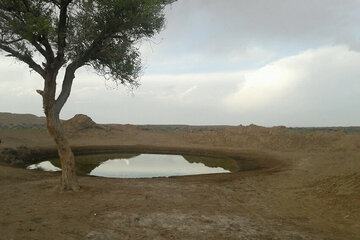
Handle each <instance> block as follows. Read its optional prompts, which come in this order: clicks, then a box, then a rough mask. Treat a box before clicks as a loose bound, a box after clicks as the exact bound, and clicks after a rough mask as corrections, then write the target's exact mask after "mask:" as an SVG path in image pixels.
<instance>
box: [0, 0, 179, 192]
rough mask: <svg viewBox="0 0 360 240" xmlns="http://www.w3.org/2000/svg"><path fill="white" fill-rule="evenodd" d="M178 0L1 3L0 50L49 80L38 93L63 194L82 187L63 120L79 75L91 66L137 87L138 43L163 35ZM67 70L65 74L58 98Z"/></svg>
mask: <svg viewBox="0 0 360 240" xmlns="http://www.w3.org/2000/svg"><path fill="white" fill-rule="evenodd" d="M174 1H176V0H0V50H2V51H3V52H5V53H7V55H6V56H9V57H13V58H15V59H17V60H19V61H21V62H23V63H25V64H27V65H28V66H29V67H30V69H32V70H33V71H35V72H36V73H38V74H39V75H40V76H41V77H42V78H43V79H44V89H43V90H37V92H38V93H39V94H40V95H41V96H42V99H43V108H44V112H45V115H46V120H47V129H48V133H49V135H50V136H51V137H52V138H53V140H54V141H55V143H56V146H57V150H58V154H59V157H60V160H61V166H62V176H61V184H60V186H61V189H62V190H72V191H78V190H79V188H80V187H79V184H78V180H77V176H76V172H75V161H74V155H73V152H72V150H71V148H70V145H69V142H68V140H67V138H66V136H65V134H64V131H63V129H62V126H61V123H60V117H59V115H60V111H61V109H62V108H63V106H64V104H65V103H66V101H67V99H68V97H69V95H70V92H71V87H72V83H73V80H74V78H75V72H76V71H77V70H78V69H79V68H81V67H83V66H90V67H92V68H94V69H95V70H96V72H97V73H99V74H100V75H102V76H104V77H106V78H110V79H112V80H114V81H116V82H117V83H121V84H125V85H134V84H137V83H138V80H137V79H138V77H139V73H140V70H141V60H140V54H139V51H138V48H137V47H136V43H137V42H138V41H139V40H141V39H143V38H150V37H152V36H153V35H154V34H156V33H158V32H160V31H161V30H162V28H163V26H164V8H165V6H166V5H168V4H170V3H172V2H174ZM39 62H41V63H39ZM61 70H63V71H64V72H65V74H64V79H63V82H62V88H61V91H60V94H59V95H58V96H56V83H57V80H58V74H59V71H61Z"/></svg>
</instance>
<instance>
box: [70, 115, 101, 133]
mask: <svg viewBox="0 0 360 240" xmlns="http://www.w3.org/2000/svg"><path fill="white" fill-rule="evenodd" d="M63 127H64V129H65V131H66V133H68V134H69V135H72V134H74V133H78V132H81V131H87V130H92V129H97V130H106V128H105V127H104V126H102V125H100V124H96V123H95V122H94V121H93V120H92V119H91V118H90V117H89V116H86V115H84V114H76V115H75V116H74V117H73V118H71V119H69V120H67V121H64V122H63Z"/></svg>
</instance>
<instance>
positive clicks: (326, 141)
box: [186, 125, 360, 150]
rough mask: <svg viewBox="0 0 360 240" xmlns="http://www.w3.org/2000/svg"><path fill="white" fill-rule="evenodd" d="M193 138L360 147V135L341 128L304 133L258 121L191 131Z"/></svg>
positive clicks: (280, 146)
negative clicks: (216, 129) (346, 132)
mask: <svg viewBox="0 0 360 240" xmlns="http://www.w3.org/2000/svg"><path fill="white" fill-rule="evenodd" d="M186 138H187V139H189V140H190V142H193V143H200V144H211V145H214V146H227V147H241V148H265V149H270V150H296V149H304V150H305V149H306V150H319V149H322V150H358V149H360V136H358V135H347V134H345V133H344V132H343V131H338V132H323V131H318V132H311V133H302V132H298V131H292V130H289V129H287V128H285V127H282V126H280V127H272V128H266V127H260V126H256V125H250V126H237V127H229V128H226V129H224V130H218V131H202V132H196V133H189V134H187V136H186Z"/></svg>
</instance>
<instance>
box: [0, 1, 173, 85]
mask: <svg viewBox="0 0 360 240" xmlns="http://www.w3.org/2000/svg"><path fill="white" fill-rule="evenodd" d="M171 2H174V0H0V20H1V21H0V49H2V50H4V51H6V52H8V53H9V56H13V57H15V58H17V59H19V60H20V61H23V62H25V63H26V64H28V65H29V67H30V68H32V69H33V70H35V71H36V72H37V73H39V74H40V75H41V76H43V77H45V74H46V69H45V68H46V67H52V68H54V69H59V68H60V67H62V66H71V67H72V68H76V69H77V68H79V67H81V66H84V65H90V66H92V67H93V68H94V69H95V70H96V71H97V72H98V73H99V74H101V75H106V76H107V77H111V78H112V79H114V80H118V81H121V83H133V82H135V81H136V79H137V77H138V73H139V71H140V69H141V64H140V63H141V62H140V58H139V51H138V49H137V48H136V47H135V46H134V43H135V42H136V41H138V40H139V39H142V38H144V37H151V36H153V35H154V34H155V33H157V32H159V31H160V30H161V29H162V28H163V25H164V13H163V11H162V10H163V8H164V7H165V6H166V5H167V4H169V3H171ZM36 54H39V55H41V56H42V57H43V58H44V59H45V60H46V63H47V64H52V66H46V65H45V64H39V63H37V62H36V61H35V60H34V56H36Z"/></svg>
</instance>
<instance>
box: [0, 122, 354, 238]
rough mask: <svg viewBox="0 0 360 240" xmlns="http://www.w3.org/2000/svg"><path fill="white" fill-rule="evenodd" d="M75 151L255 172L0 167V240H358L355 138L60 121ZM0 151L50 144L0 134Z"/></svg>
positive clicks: (39, 132) (15, 132) (35, 137)
mask: <svg viewBox="0 0 360 240" xmlns="http://www.w3.org/2000/svg"><path fill="white" fill-rule="evenodd" d="M64 127H65V129H66V131H67V134H68V136H69V137H70V139H71V143H72V145H73V146H75V147H77V148H78V149H81V148H83V149H87V150H89V149H95V150H100V149H108V150H111V149H113V150H114V149H118V150H119V149H121V150H127V149H128V150H132V151H134V150H145V151H148V152H149V151H150V152H172V153H177V152H181V153H189V152H192V153H198V152H200V153H202V154H214V155H227V156H234V157H239V158H247V159H252V160H254V161H259V162H261V164H263V165H264V166H265V168H264V169H262V170H257V171H249V172H239V173H234V174H216V175H203V176H189V177H175V178H156V179H104V178H95V177H80V179H79V181H80V184H81V186H82V191H81V192H80V193H59V192H58V191H57V190H56V189H55V187H54V186H55V185H56V184H57V183H58V181H59V174H58V173H45V172H38V171H29V170H23V169H19V168H14V167H9V166H6V165H5V164H4V163H2V164H1V165H0V239H45V240H46V239H164V240H165V239H360V237H359V236H360V136H359V135H357V134H345V133H344V132H311V133H301V132H299V131H293V130H289V129H286V128H283V127H275V128H263V127H259V126H254V125H252V126H246V127H245V126H239V127H229V128H225V129H216V130H212V129H208V130H203V129H202V130H197V131H193V130H191V131H186V130H184V131H164V130H161V131H157V130H153V129H150V130H146V131H144V130H141V128H139V127H136V126H130V125H98V124H96V123H94V122H93V121H92V120H91V119H89V118H88V117H86V116H83V115H80V116H77V117H76V118H75V119H72V120H70V121H68V122H65V123H64ZM0 138H1V139H2V140H3V144H2V145H1V148H5V147H18V146H20V145H25V146H28V147H31V148H42V147H50V148H51V147H53V146H54V145H53V143H52V142H51V140H50V139H49V138H48V137H47V135H46V131H45V130H44V129H27V128H21V129H20V128H19V129H10V128H1V129H0Z"/></svg>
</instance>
